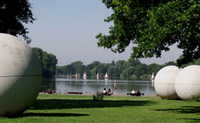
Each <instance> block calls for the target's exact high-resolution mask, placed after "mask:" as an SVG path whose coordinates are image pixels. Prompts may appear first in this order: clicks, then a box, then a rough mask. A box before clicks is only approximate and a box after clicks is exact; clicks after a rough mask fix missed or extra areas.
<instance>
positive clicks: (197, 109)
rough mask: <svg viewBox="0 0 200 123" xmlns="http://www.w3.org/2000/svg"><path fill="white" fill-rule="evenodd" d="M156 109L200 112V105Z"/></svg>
mask: <svg viewBox="0 0 200 123" xmlns="http://www.w3.org/2000/svg"><path fill="white" fill-rule="evenodd" d="M155 111H172V112H177V113H196V114H200V106H182V107H181V108H174V109H171V108H170V109H156V110H155Z"/></svg>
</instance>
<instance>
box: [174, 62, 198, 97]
mask: <svg viewBox="0 0 200 123" xmlns="http://www.w3.org/2000/svg"><path fill="white" fill-rule="evenodd" d="M175 90H176V92H177V94H178V96H179V97H180V98H181V99H183V100H187V99H191V98H193V97H197V96H200V66H199V65H191V66H188V67H185V68H184V69H182V70H181V71H180V72H179V73H178V75H177V77H176V81H175Z"/></svg>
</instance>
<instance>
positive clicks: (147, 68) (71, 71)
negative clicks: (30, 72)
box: [33, 48, 200, 80]
mask: <svg viewBox="0 0 200 123" xmlns="http://www.w3.org/2000/svg"><path fill="white" fill-rule="evenodd" d="M33 50H34V52H35V53H36V54H37V56H38V58H39V59H40V62H41V67H42V73H43V78H52V77H55V76H57V77H67V75H72V77H75V75H76V74H78V75H80V78H82V76H83V74H84V73H86V74H87V76H88V78H90V79H96V75H97V73H99V76H100V79H104V76H105V74H106V73H108V75H109V78H110V79H124V80H150V78H151V75H152V73H154V74H156V73H157V72H158V71H159V70H160V69H161V68H163V67H165V66H168V65H176V63H175V62H174V61H170V62H167V63H165V64H162V65H160V64H156V63H152V64H149V65H147V64H144V63H141V62H140V61H139V60H138V59H133V58H130V59H128V60H127V61H124V60H119V61H117V62H115V61H112V62H111V63H101V62H99V61H94V62H92V63H90V64H88V65H84V64H83V62H81V61H75V62H72V63H71V64H68V65H64V66H56V65H57V58H56V56H55V55H53V54H51V53H47V52H46V51H43V50H42V49H40V48H33ZM191 64H196V65H200V59H198V60H195V61H193V62H191V63H189V64H185V65H183V66H182V67H185V66H188V65H191Z"/></svg>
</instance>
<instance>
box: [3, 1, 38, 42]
mask: <svg viewBox="0 0 200 123" xmlns="http://www.w3.org/2000/svg"><path fill="white" fill-rule="evenodd" d="M34 20H35V18H34V17H33V14H32V11H31V4H30V3H29V2H28V0H1V1H0V32H1V33H8V34H11V35H15V36H17V35H21V36H23V37H24V39H25V40H26V41H27V42H30V38H29V37H28V36H27V35H26V34H27V33H28V29H27V28H26V27H24V25H23V24H24V23H25V24H27V23H33V21H34Z"/></svg>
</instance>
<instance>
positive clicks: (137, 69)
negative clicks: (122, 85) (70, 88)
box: [56, 58, 174, 80]
mask: <svg viewBox="0 0 200 123" xmlns="http://www.w3.org/2000/svg"><path fill="white" fill-rule="evenodd" d="M170 64H171V65H172V64H174V62H167V63H165V64H164V65H158V64H155V63H154V64H150V65H146V64H142V63H141V62H140V61H139V60H138V59H132V58H130V59H128V60H127V61H124V60H119V61H117V62H116V63H115V62H113V61H112V62H111V63H101V62H98V61H94V62H93V63H91V64H88V65H83V63H82V62H81V61H76V62H73V63H71V64H69V65H65V66H57V73H56V75H57V76H59V75H64V76H66V75H67V74H70V73H71V74H72V75H75V74H76V73H79V74H80V76H82V75H83V74H84V73H85V72H86V73H87V76H88V78H91V79H96V75H97V73H99V75H100V79H104V76H105V73H106V72H107V73H108V75H109V78H110V79H125V80H128V79H131V80H136V79H142V80H150V78H151V74H152V73H154V74H156V73H157V72H158V71H159V70H160V69H161V68H162V67H164V66H166V65H170Z"/></svg>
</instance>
